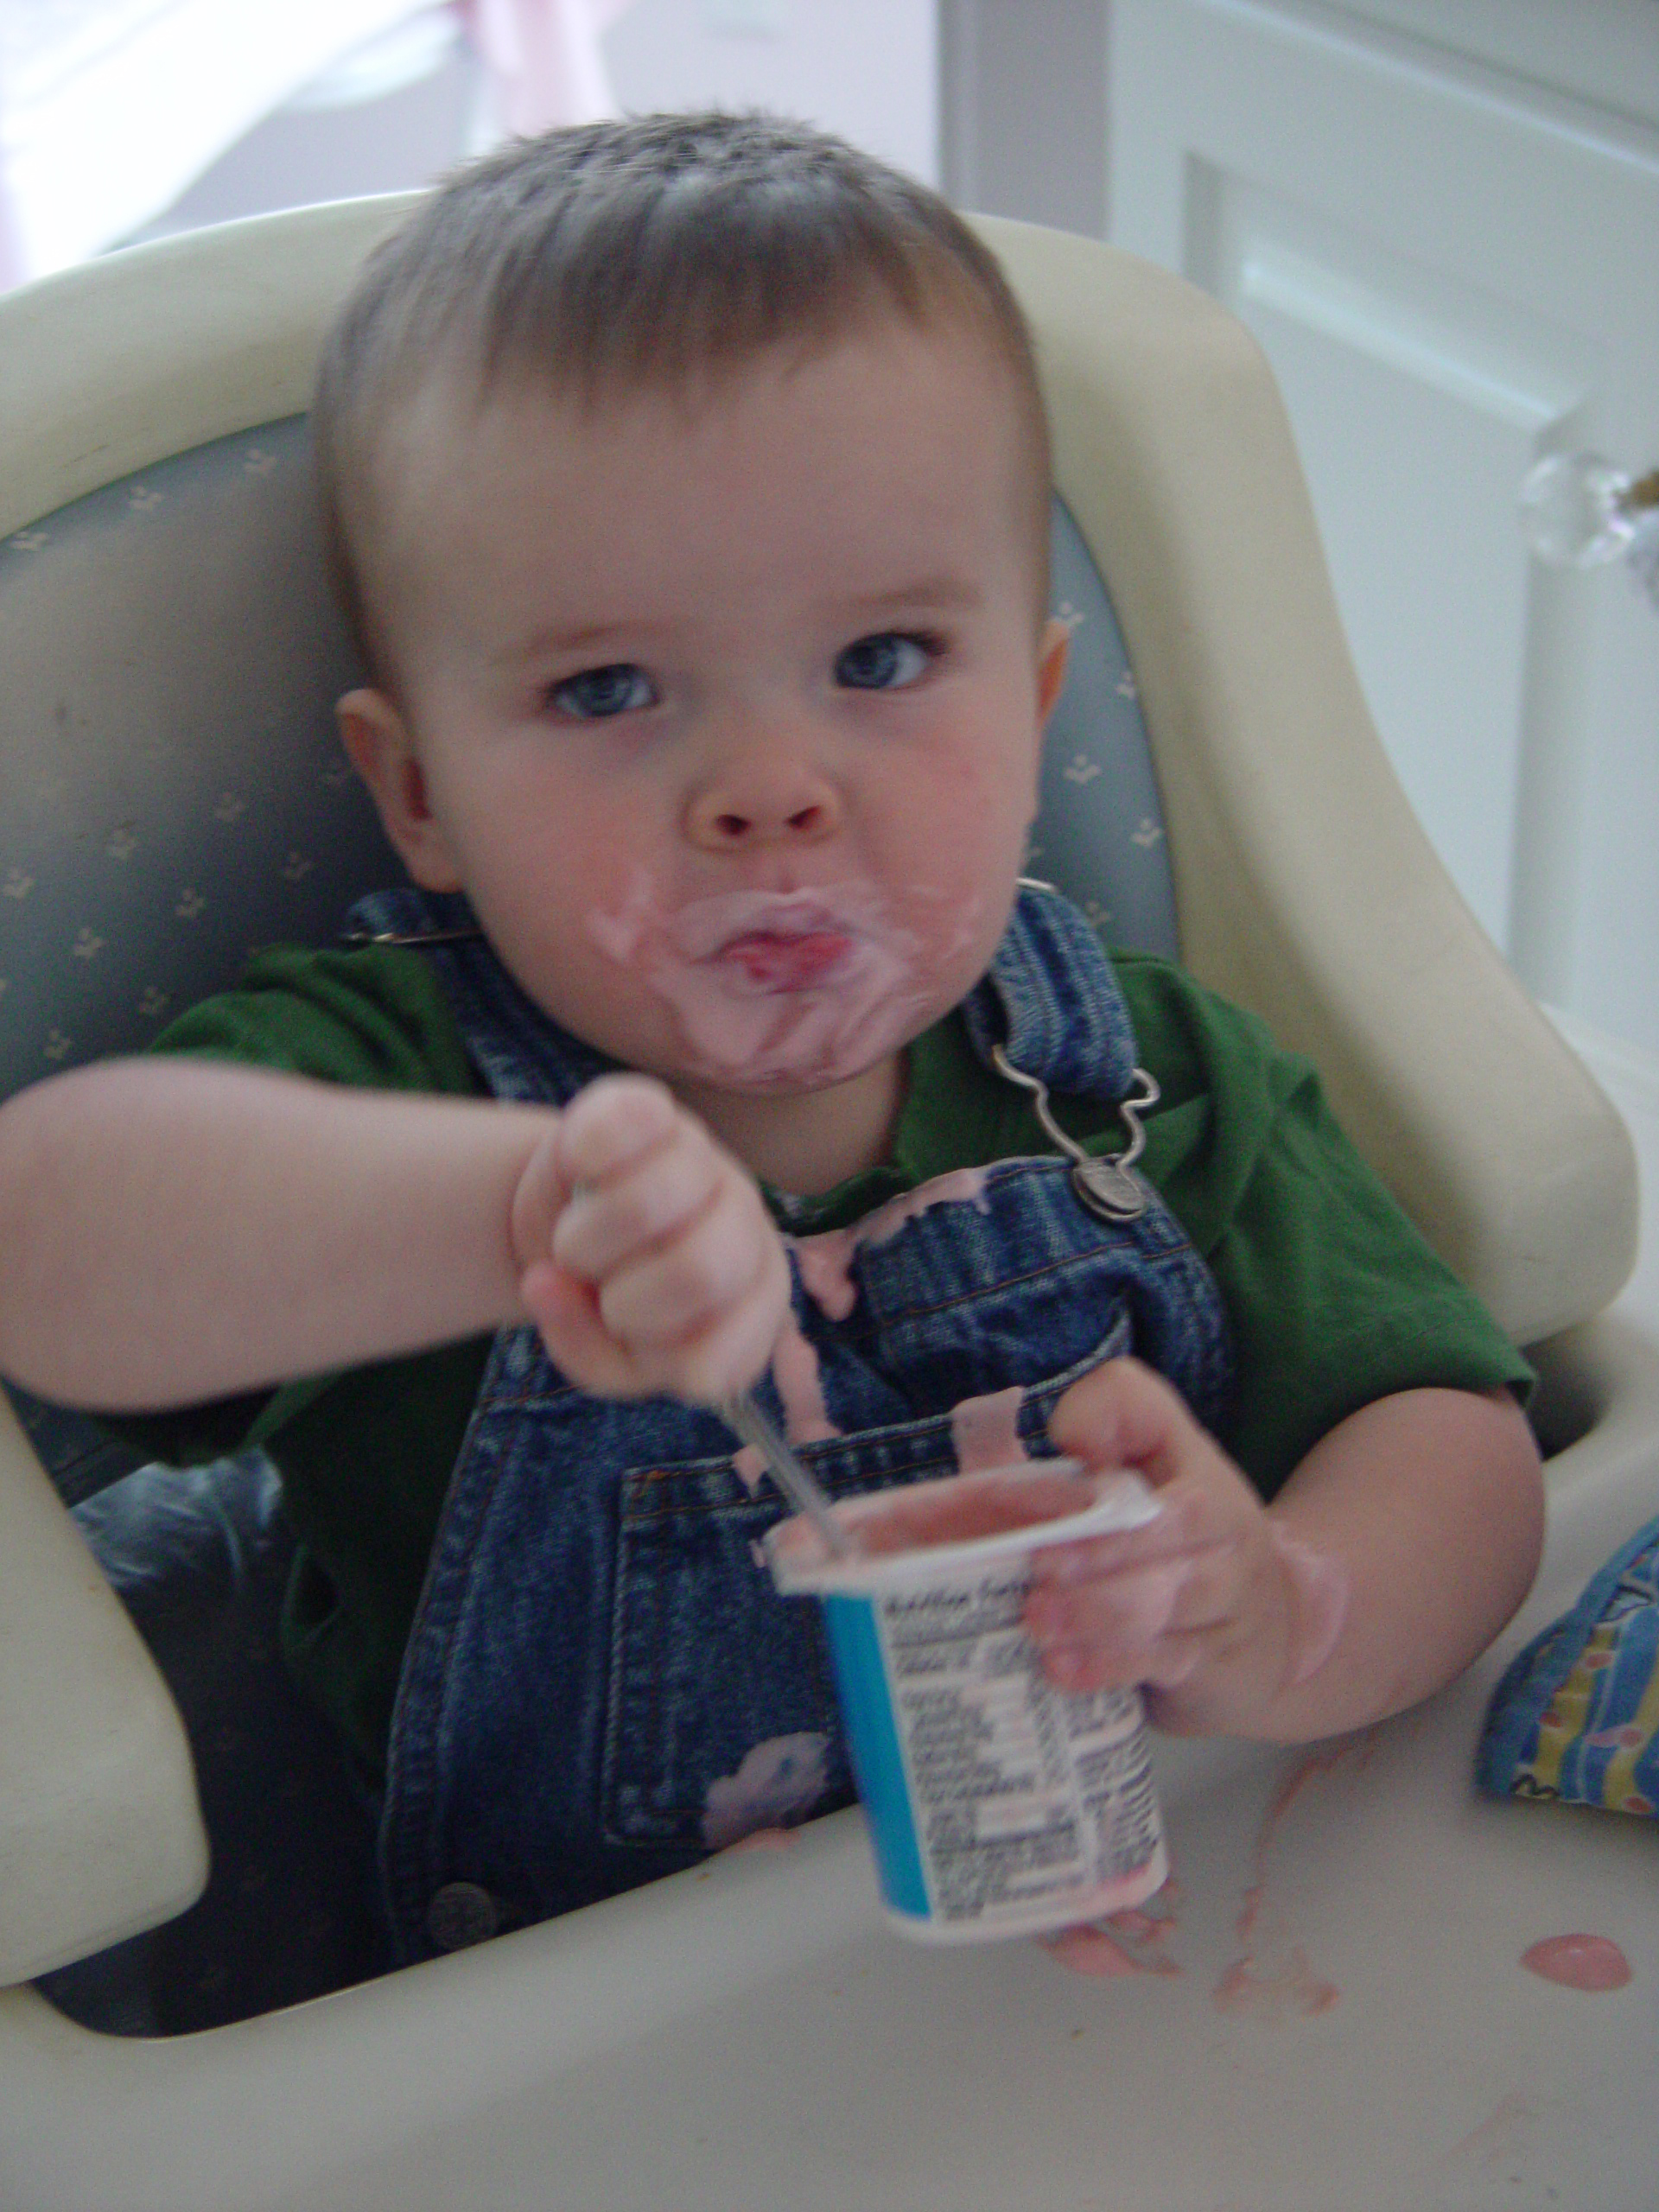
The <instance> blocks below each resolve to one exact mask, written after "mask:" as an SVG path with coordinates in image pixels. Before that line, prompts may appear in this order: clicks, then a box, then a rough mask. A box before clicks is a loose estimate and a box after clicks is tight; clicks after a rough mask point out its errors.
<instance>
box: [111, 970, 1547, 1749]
mask: <svg viewBox="0 0 1659 2212" xmlns="http://www.w3.org/2000/svg"><path fill="white" fill-rule="evenodd" d="M1114 964H1115V967H1116V972H1117V975H1118V978H1119V981H1120V982H1121V983H1122V988H1123V991H1124V995H1125V998H1126V1001H1127V1002H1128V1009H1129V1014H1130V1017H1131V1020H1132V1021H1133V1023H1134V1026H1135V1036H1136V1040H1137V1045H1138V1049H1139V1058H1140V1060H1141V1065H1143V1066H1144V1067H1146V1068H1147V1070H1148V1071H1150V1072H1151V1073H1152V1075H1153V1076H1154V1077H1155V1078H1156V1080H1157V1082H1158V1084H1159V1085H1160V1091H1161V1094H1162V1096H1161V1100H1160V1104H1159V1105H1158V1107H1157V1108H1156V1109H1154V1112H1153V1113H1152V1114H1151V1115H1150V1116H1149V1117H1148V1118H1147V1149H1146V1152H1145V1154H1144V1155H1143V1157H1142V1160H1141V1167H1142V1170H1143V1172H1144V1173H1146V1175H1147V1179H1149V1180H1150V1181H1151V1182H1152V1183H1153V1184H1154V1185H1155V1186H1156V1187H1157V1188H1158V1189H1159V1190H1160V1192H1162V1194H1163V1196H1164V1198H1165V1199H1166V1202H1167V1203H1168V1205H1169V1206H1170V1207H1171V1209H1172V1211H1173V1212H1174V1214H1175V1215H1176V1217H1177V1218H1178V1219H1179V1221H1180V1223H1181V1224H1182V1225H1183V1227H1184V1228H1185V1230H1186V1232H1187V1234H1188V1236H1190V1237H1191V1238H1192V1243H1193V1244H1194V1245H1195V1247H1196V1248H1197V1249H1198V1251H1199V1253H1201V1254H1202V1255H1203V1256H1204V1257H1205V1260H1207V1261H1208V1262H1209V1264H1210V1267H1211V1269H1212V1271H1213V1273H1214V1274H1215V1276H1216V1280H1217V1283H1218V1285H1219V1287H1220V1289H1221V1294H1222V1297H1223V1300H1224V1304H1225V1306H1226V1309H1227V1313H1228V1318H1229V1320H1230V1325H1231V1328H1232V1332H1233V1339H1234V1350H1235V1355H1236V1365H1237V1371H1238V1392H1237V1398H1236V1405H1235V1408H1234V1410H1233V1414H1232V1416H1231V1419H1230V1422H1229V1425H1228V1427H1227V1429H1226V1431H1225V1433H1224V1435H1223V1437H1222V1439H1221V1441H1222V1442H1223V1443H1224V1446H1226V1448H1227V1449H1228V1450H1229V1451H1230V1452H1231V1453H1232V1455H1233V1457H1234V1458H1235V1459H1236V1460H1237V1462H1238V1464H1239V1465H1240V1466H1241V1467H1242V1468H1243V1471H1244V1472H1245V1473H1246V1474H1247V1475H1248V1476H1249V1479H1250V1481H1251V1482H1252V1483H1253V1484H1255V1487H1256V1489H1257V1490H1258V1491H1260V1492H1261V1494H1262V1496H1263V1497H1272V1496H1273V1495H1274V1492H1275V1491H1277V1490H1278V1489H1279V1488H1280V1486H1281V1484H1283V1482H1284V1481H1285V1479H1286V1478H1287V1476H1288V1475H1289V1474H1290V1472H1291V1471H1292V1469H1293V1468H1294V1466H1295V1465H1296V1464H1297V1462H1298V1461H1299V1460H1300V1459H1301V1458H1302V1456H1303V1454H1304V1453H1305V1452H1306V1451H1307V1450H1308V1449H1309V1448H1310V1447H1311V1446H1313V1444H1314V1443H1315V1442H1317V1441H1318V1440H1319V1438H1320V1437H1321V1436H1323V1435H1324V1434H1325V1432H1326V1431H1327V1430H1329V1429H1331V1428H1332V1427H1335V1426H1336V1424H1337V1423H1338V1421H1342V1420H1343V1419H1344V1418H1345V1416H1346V1415H1347V1414H1351V1413H1353V1412H1355V1411H1357V1409H1358V1408H1360V1407H1361V1406H1363V1405H1366V1404H1369V1403H1370V1402H1371V1401H1372V1400H1374V1399H1376V1398H1381V1397H1385V1396H1388V1395H1390V1394H1392V1393H1394V1392H1395V1391H1399V1390H1405V1389H1417V1388H1422V1387H1426V1386H1429V1385H1440V1386H1442V1387H1446V1388H1452V1389H1471V1390H1480V1389H1491V1388H1493V1387H1495V1386H1498V1385H1503V1384H1510V1385H1512V1386H1515V1387H1516V1388H1521V1389H1524V1388H1526V1387H1527V1385H1528V1384H1529V1381H1530V1373H1529V1369H1528V1368H1527V1366H1526V1363H1525V1362H1524V1361H1523V1360H1522V1358H1521V1357H1520V1356H1519V1354H1518V1353H1517V1352H1516V1350H1515V1348H1514V1347H1513V1346H1512V1345H1511V1344H1510V1342H1509V1340H1508V1339H1507V1338H1505V1337H1504V1336H1503V1334H1502V1332H1500V1331H1499V1330H1498V1328H1497V1325H1496V1324H1495V1323H1494V1322H1493V1321H1492V1319H1491V1317H1490V1316H1489V1315H1488V1313H1486V1311H1485V1309H1484V1307H1483V1306H1481V1304H1480V1303H1479V1301H1478V1300H1477V1299H1476V1298H1475V1297H1474V1296H1473V1295H1472V1294H1471V1293H1470V1292H1469V1291H1467V1290H1465V1288H1464V1287H1463V1286H1462V1285H1461V1284H1460V1283H1459V1281H1457V1279H1456V1277H1455V1276H1453V1275H1452V1273H1451V1272H1450V1270H1449V1269H1448V1268H1446V1267H1445V1266H1444V1265H1443V1264H1442V1262H1440V1260H1439V1259H1437V1258H1436V1257H1435V1255H1434V1254H1433V1252H1432V1251H1431V1250H1430V1249H1429V1248H1428V1246H1427V1244H1426V1243H1424V1242H1423V1240H1422V1238H1421V1236H1419V1235H1418V1233H1417V1231H1416V1230H1414V1228H1413V1227H1412V1225H1411V1224H1410V1223H1409V1222H1408V1220H1407V1219H1406V1217H1405V1216H1404V1215H1403V1214H1402V1212H1401V1211H1400V1209H1399V1208H1398V1207H1397V1206H1396V1205H1395V1202H1394V1200H1393V1199H1392V1198H1390V1197H1389V1194H1388V1192H1387V1191H1386V1190H1385V1189H1384V1188H1383V1185H1382V1184H1381V1182H1380V1181H1379V1180H1378V1179H1377V1178H1376V1175H1374V1174H1373V1173H1372V1172H1371V1170H1370V1168H1369V1167H1368V1166H1366V1165H1365V1163H1364V1162H1363V1160H1361V1159H1360V1157H1359V1155H1358V1154H1357V1153H1356V1152H1355V1150H1354V1149H1353V1147H1352V1146H1351V1144H1350V1143H1349V1142H1348V1141H1347V1139H1346V1138H1345V1137H1344V1135H1343V1133H1342V1131H1341V1129H1340V1128H1338V1125H1337V1122H1336V1121H1335V1119H1334V1117H1333V1116H1332V1114H1331V1112H1330V1110H1329V1109H1328V1108H1327V1107H1326V1105H1325V1101H1324V1099H1323V1096H1322V1095H1321V1093H1320V1090H1319V1082H1318V1078H1317V1077H1316V1076H1315V1074H1314V1072H1313V1067H1312V1065H1311V1064H1310V1063H1309V1062H1308V1061H1306V1059H1304V1058H1301V1057H1300V1055H1298V1054H1295V1053H1292V1052H1282V1051H1281V1050H1280V1049H1279V1048H1278V1047H1277V1046H1275V1045H1274V1042H1273V1040H1272V1039H1271V1038H1270V1037H1269V1035H1268V1032H1267V1031H1266V1029H1265V1028H1264V1027H1262V1024H1261V1023H1260V1022H1259V1021H1257V1020H1255V1017H1254V1016H1252V1015H1250V1014H1244V1013H1243V1012H1241V1011H1240V1010H1239V1009H1238V1008H1236V1007H1232V1006H1230V1005H1229V1004H1228V1003H1227V1002H1226V1001H1224V1000H1221V999H1218V998H1217V997H1216V996H1215V995H1214V994H1213V993H1211V992H1208V991H1206V990H1205V989H1204V988H1202V987H1201V986H1199V985H1198V984H1197V983H1195V982H1193V981H1192V978H1191V977H1190V976H1187V975H1186V974H1185V972H1184V971H1183V970H1182V969H1179V968H1178V967H1176V966H1175V965H1173V963H1170V962H1168V961H1165V960H1160V959H1156V958H1154V957H1150V956H1144V955H1139V954H1126V955H1119V956H1117V957H1116V959H1115V963H1114ZM155 1049H156V1050H157V1051H160V1052H179V1053H186V1054H196V1055H206V1056H208V1057H212V1058H219V1059H229V1060H235V1061H239V1062H243V1063H246V1064H251V1065H261V1066H266V1067H271V1068H276V1069H281V1070H286V1071H290V1072H292V1073H296V1074H301V1075H306V1076H310V1077H316V1078H319V1079H321V1080H323V1081H327V1082H334V1083H342V1084H351V1085H353V1086H355V1087H359V1088H378V1089H386V1090H414V1091H434V1092H451V1093H468V1092H475V1091H477V1090H479V1089H480V1084H479V1081H478V1078H477V1077H476V1075H475V1073H474V1070H473V1068H472V1065H471V1064H470V1062H469V1061H468V1058H467V1052H466V1050H465V1046H464V1045H463V1043H462V1040H461V1035H460V1033H459V1031H458V1029H457V1027H456V1025H455V1022H454V1016H453V1014H451V1012H450V1010H449V1007H448V1001H447V1000H446V998H445V996H444V995H443V992H442V987H441V985H440V983H439V982H438V979H437V976H436V975H435V972H434V969H433V968H432V965H431V963H429V960H428V959H427V958H426V957H425V956H424V955H423V954H422V953H420V952H418V951H416V950H410V949H408V948H401V947H391V946H365V947H362V948H359V949H356V950H347V951H339V952H310V951H301V950H274V951H270V952H267V953H264V954H263V955H261V956H260V957H257V959H256V960H255V961H254V962H253V963H251V966H250V968H249V969H248V972H247V974H246V976H245V978H244V980H243V982H242V985H241V987H240V988H238V989H237V990H235V991H232V992H229V993H226V994H225V995H222V996H220V997H218V998H215V999H212V1000H209V1001H205V1002H204V1003H203V1004H202V1005H200V1006H199V1007H194V1009H193V1010H191V1011H190V1012H189V1013H188V1014H184V1015H183V1016H182V1017H181V1019H180V1020H177V1021H176V1022H175V1023H174V1024H173V1025H172V1026H171V1027H169V1028H168V1031H167V1032H166V1033H165V1034H164V1035H163V1036H162V1037H161V1038H160V1039H158V1040H157V1042H156V1046H155ZM1055 1109H1056V1111H1057V1114H1058V1118H1059V1119H1060V1121H1061V1122H1062V1124H1063V1126H1065V1128H1067V1129H1068V1130H1070V1131H1071V1133H1072V1134H1073V1135H1076V1136H1077V1138H1078V1139H1079V1140H1080V1141H1082V1142H1084V1144H1086V1145H1089V1146H1090V1147H1091V1148H1095V1149H1107V1150H1116V1149H1118V1148H1119V1147H1120V1146H1121V1143H1122V1129H1121V1127H1120V1126H1119V1124H1118V1122H1117V1118H1116V1116H1115V1115H1114V1114H1112V1113H1110V1112H1109V1111H1107V1110H1105V1109H1101V1108H1098V1107H1095V1106H1090V1105H1089V1104H1086V1103H1081V1102H1078V1101H1076V1100H1071V1101H1065V1100H1057V1101H1056V1102H1055ZM1051 1149H1052V1147H1051V1146H1050V1145H1049V1143H1048V1141H1047V1139H1046V1137H1045V1136H1044V1135H1043V1133H1042V1130H1041V1129H1040V1128H1039V1125H1038V1123H1037V1121H1036V1119H1035V1116H1033V1113H1032V1110H1031V1103H1030V1099H1029V1097H1028V1096H1027V1093H1025V1092H1024V1091H1021V1090H1017V1089H1015V1088H1014V1086H1013V1085H1011V1084H1007V1083H1006V1082H1004V1081H1003V1080H1002V1079H1001V1077H998V1076H996V1075H995V1074H994V1073H993V1072H992V1071H989V1070H988V1069H986V1068H985V1067H984V1066H983V1065H982V1064H981V1062H980V1061H979V1060H978V1058H976V1055H975V1054H974V1052H973V1051H972V1049H971V1047H970V1046H969V1042H968V1038H967V1033H966V1031H965V1029H964V1028H963V1024H962V1022H961V1020H960V1019H959V1018H958V1017H957V1015H954V1014H952V1015H950V1016H949V1017H948V1018H947V1019H946V1020H944V1021H942V1022H941V1023H939V1024H938V1026H937V1027H935V1028H933V1029H931V1030H929V1031H928V1032H927V1033H925V1035H923V1036H922V1037H921V1038H919V1039H918V1040H917V1041H916V1043H915V1044H914V1045H913V1046H912V1047H911V1051H910V1070H909V1086H908V1092H907V1096H906V1104H905V1107H904V1109H903V1112H902V1115H901V1118H900V1121H899V1128H898V1130H897V1132H896V1135H895V1138H894V1142H893V1151H892V1155H891V1159H890V1160H889V1162H888V1163H887V1164H886V1165H884V1166H880V1167H877V1168H874V1169H873V1170H872V1171H870V1173H868V1174H865V1175H861V1176H859V1177H857V1178H855V1179H854V1180H853V1181H852V1182H850V1183H848V1184H844V1185H841V1186H840V1187H839V1188H838V1189H836V1190H835V1191H833V1192H829V1193H828V1194H827V1195H825V1196H824V1197H823V1198H818V1199H814V1200H810V1201H800V1200H791V1199H789V1198H785V1197H784V1196H782V1195H781V1194H779V1193H772V1194H770V1195H771V1197H772V1203H773V1210H774V1212H775V1214H776V1216H777V1217H778V1219H779V1222H780V1224H782V1225H783V1226H784V1227H785V1228H787V1229H789V1230H796V1231H800V1232H803V1233H804V1232H806V1231H808V1230H822V1229H829V1228H835V1227H838V1226H840V1225H842V1224H844V1223H846V1222H849V1221H853V1220H856V1219H857V1218H858V1217H860V1215H861V1214H863V1213H865V1212H868V1211H870V1210H871V1209H872V1208H873V1207H874V1206H875V1205H880V1203H881V1201H882V1200H883V1199H885V1198H888V1197H891V1196H893V1195H894V1194H896V1193H897V1192H899V1191H903V1190H907V1189H909V1188H911V1187H912V1185H915V1184H916V1183H918V1182H921V1181H925V1179H927V1178H929V1177H931V1176H934V1175H940V1174H944V1173H947V1172H949V1171H950V1169H952V1168H957V1167H964V1166H982V1165H983V1164H985V1163H986V1162H988V1161H990V1160H1001V1159H1009V1158H1014V1157H1017V1156H1020V1155H1021V1154H1033V1153H1042V1152H1046V1151H1048V1150H1051ZM488 1350H489V1344H488V1340H487V1339H486V1338H475V1339H472V1340H469V1341H467V1342H464V1343H461V1344H451V1345H447V1346H444V1347H442V1348H441V1349H440V1350H438V1351H432V1352H427V1353H422V1354H419V1355H416V1356H414V1357H405V1358H400V1359H394V1360H388V1361H385V1362H381V1363H377V1364H374V1365H372V1366H369V1367H365V1368H360V1369H357V1370H352V1371H351V1372H349V1373H346V1374H341V1375H337V1376H323V1377H315V1378H310V1379H308V1380H306V1381H302V1382H299V1383H293V1384H290V1385H289V1386H287V1387H285V1388H283V1389H278V1390H277V1391H275V1392H272V1393H261V1394H258V1395H253V1396H250V1397H248V1398H245V1399H238V1400H235V1401H231V1402H221V1403H219V1404H215V1405H211V1406H203V1407H198V1408H189V1409H187V1410H185V1411H182V1412H180V1413H178V1414H166V1415H160V1416H146V1417H144V1418H143V1419H142V1420H137V1421H131V1422H128V1423H124V1424H123V1426H124V1428H125V1429H126V1431H127V1433H130V1434H133V1435H135V1436H137V1438H138V1440H140V1441H141V1442H142V1443H143V1446H144V1448H146V1449H148V1450H150V1451H152V1452H155V1453H156V1456H157V1457H159V1458H162V1459H171V1460H174V1461H179V1462H183V1461H188V1460H193V1459H204V1458H208V1457H212V1456H214V1455H216V1454H218V1453H219V1452H226V1451H230V1450H233V1449H238V1448H241V1447H243V1446H248V1445H252V1444H258V1445H262V1446H264V1448H265V1450H266V1451H268V1452H270V1456H271V1458H272V1459H274V1460H275V1461H276V1463H277V1466H278V1467H279V1469H280V1470H281V1472H282V1475H283V1485H284V1496H285V1498H286V1501H287V1503H288V1508H289V1513H290V1515H291V1516H292V1518H293V1521H294V1522H295V1525H296V1529H297V1531H298V1534H299V1536H300V1540H301V1544H302V1555H301V1560H300V1564H299V1567H298V1568H297V1569H296V1575H295V1580H294V1585H293V1587H292V1589H291V1590H290V1592H289V1605H288V1611H287V1614H286V1617H285V1619H284V1623H283V1638H284V1647H285V1649H286V1650H287V1653H288V1656H289V1660H290V1662H291V1663H292V1665H293V1666H294V1668H295V1669H296V1672H297V1673H298V1675H300V1677H301V1679H302V1681H304V1682H305V1683H306V1684H307V1685H308V1688H310V1689H311V1691H312V1692H313V1694H315V1696H316V1697H317V1698H318V1700H320V1702H321V1704H322V1705H323V1706H324V1707H325V1708H326V1709H327V1711H328V1712H329V1713H331V1714H332V1715H333V1717H334V1719H335V1720H336V1721H337V1723H338V1724H339V1726H340V1728H341V1729H342V1731H343V1732H344V1734H345V1736H346V1740H347V1742H348V1743H349V1744H350V1745H351V1746H352V1747H353V1750H354V1751H356V1753H357V1754H358V1755H359V1758H360V1759H361V1760H362V1762H363V1763H364V1764H365V1768H366V1769H367V1770H368V1771H370V1772H371V1773H378V1771H380V1770H382V1769H383V1767H384V1762H385V1743H386V1738H387V1732H388V1730H389V1727H390V1723H391V1704H392V1699H393V1696H394V1694H395V1693H396V1688H397V1675H398V1670H399V1668H400V1665H401V1662H402V1656H403V1651H404V1644H405V1643H406V1642H407V1640H408V1636H409V1631H410V1624H411V1623H412V1621H413V1618H414V1612H415V1607H416V1602H417V1599H418V1598H419V1594H420V1589H421V1585H422V1581H423V1577H424V1574H425V1572H426V1563H427V1559H428V1555H429V1552H430V1550H431V1547H432V1541H433V1538H434V1535H435V1531H436V1527H437V1521H438V1516H439V1512H440V1510H441V1509H442V1502H443V1496H444V1491H445V1489H446V1487H447V1484H448V1478H449V1474H450V1471H451V1469H452V1467H453V1466H454V1461H455V1457H456V1454H457V1452H458V1451H459V1449H460V1445H461V1435H462V1432H463V1430H464V1428H465V1426H466V1423H467V1417H468V1414H470V1411H471V1408H472V1405H473V1401H474V1397H475V1395H476V1393H477V1389H478V1386H479V1383H480V1379H481V1376H482V1374H483V1369H484V1363H485V1360H486V1357H487V1354H488Z"/></svg>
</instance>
